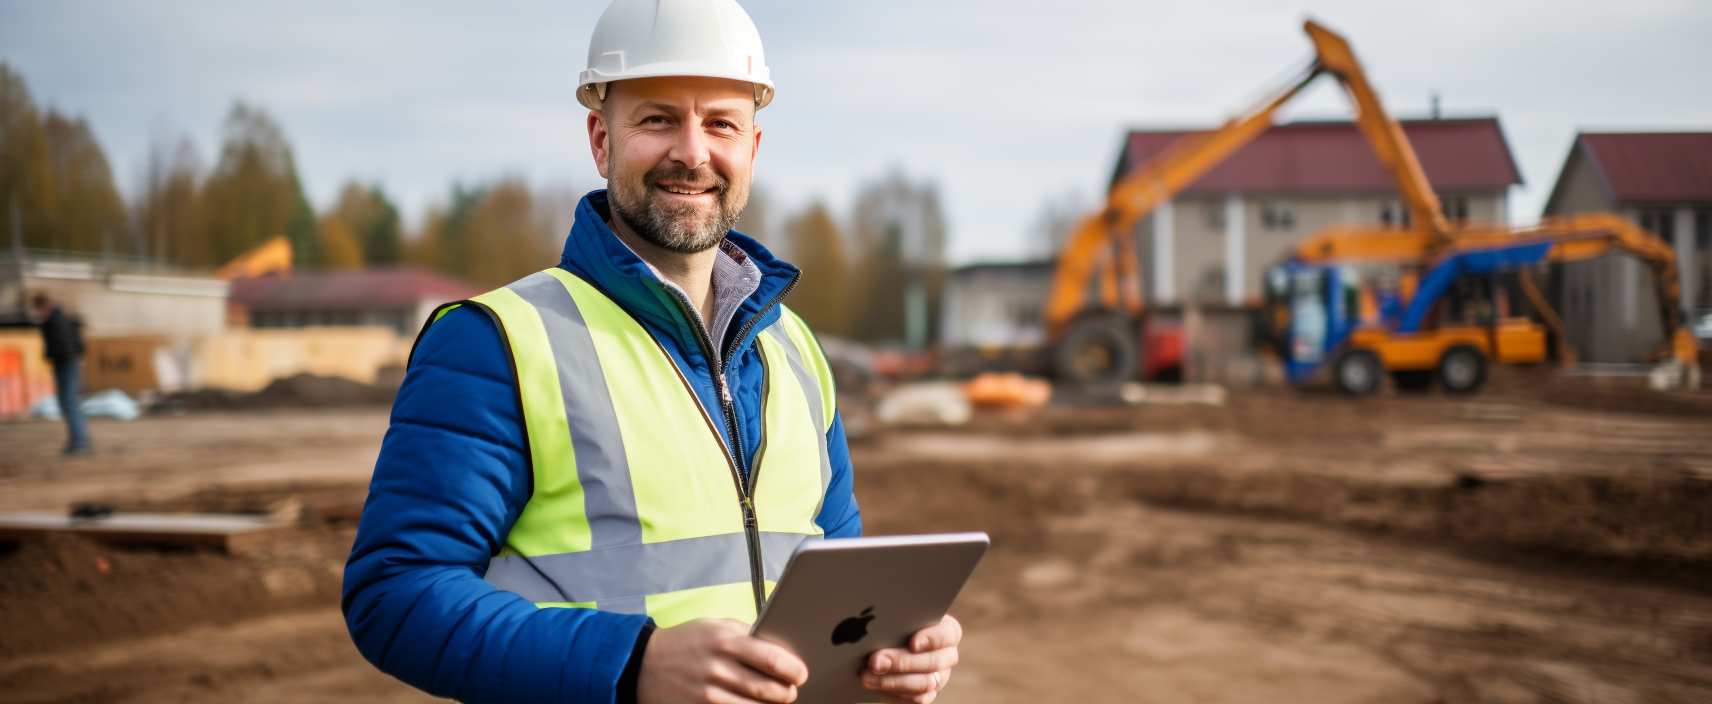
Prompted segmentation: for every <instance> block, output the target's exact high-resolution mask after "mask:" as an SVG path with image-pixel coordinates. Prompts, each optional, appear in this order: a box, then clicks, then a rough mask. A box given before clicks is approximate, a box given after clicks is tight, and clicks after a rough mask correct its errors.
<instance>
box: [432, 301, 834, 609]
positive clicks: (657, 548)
mask: <svg viewBox="0 0 1712 704" xmlns="http://www.w3.org/2000/svg"><path fill="white" fill-rule="evenodd" d="M470 303H473V304H477V305H478V306H479V307H481V308H483V309H485V310H486V311H487V312H488V313H489V314H490V315H492V317H493V318H494V320H495V321H496V322H497V323H498V324H499V326H500V327H501V329H502V330H503V331H504V336H505V339H506V341H507V343H508V345H509V350H510V354H511V359H512V364H513V366H514V368H515V369H516V376H517V380H518V396H519V400H520V402H521V405H522V409H523V421H524V429H525V432H526V434H527V439H528V445H529V448H528V449H529V458H530V464H531V466H532V470H531V471H532V472H533V475H534V480H535V484H534V492H533V493H532V494H531V496H530V499H529V502H528V503H527V504H526V505H525V506H524V508H523V511H522V513H521V514H520V515H519V516H518V519H517V522H516V523H515V524H513V526H512V528H511V532H510V533H509V534H508V535H507V536H506V540H505V547H504V549H503V550H501V551H500V554H499V555H496V556H495V557H493V558H492V560H491V562H490V563H489V565H488V570H487V575H486V579H487V581H489V582H491V583H493V584H494V585H496V586H498V587H500V588H501V589H505V590H507V591H511V592H515V593H517V594H519V595H521V596H523V597H524V598H526V599H529V600H530V601H533V602H536V603H537V604H539V605H541V606H570V607H583V608H597V609H601V610H604V611H615V612H621V613H646V614H648V615H649V616H651V617H653V618H654V620H655V622H656V623H658V624H659V625H660V626H671V625H675V624H677V623H682V622H683V621H687V620H690V619H693V618H700V617H727V618H736V619H739V620H743V621H753V620H754V618H755V611H756V605H755V602H754V596H753V594H754V590H753V587H752V584H751V570H750V555H749V547H748V543H747V537H746V532H745V527H744V525H743V522H744V521H743V511H742V508H741V504H740V503H739V502H740V496H741V494H740V492H741V489H740V479H739V478H738V471H737V468H736V467H735V465H734V464H733V462H732V459H731V457H730V455H729V454H728V453H727V451H726V449H725V447H724V445H723V441H722V439H721V436H720V435H719V432H718V430H717V426H716V425H714V423H715V421H714V417H715V416H711V415H710V414H709V413H708V412H707V411H706V410H705V409H703V408H702V407H701V403H700V401H699V400H698V399H697V397H696V396H695V395H694V393H693V392H692V391H691V390H690V388H689V385H688V382H687V381H686V380H685V379H684V378H683V376H682V375H681V373H680V372H679V370H678V369H677V367H676V365H675V364H674V363H673V362H672V360H671V358H670V357H669V356H667V354H666V353H665V350H663V349H662V348H661V347H660V346H659V344H658V343H657V342H655V340H654V339H653V337H652V336H650V335H649V334H648V332H647V331H646V330H645V329H643V328H642V326H641V325H640V324H638V323H637V322H636V321H635V320H634V319H632V318H631V317H630V316H629V314H627V313H625V312H624V310H623V309H622V308H620V307H619V306H618V305H617V304H616V303H614V302H613V301H612V300H610V299H608V298H607V297H606V296H605V295H604V294H602V293H601V292H600V291H599V290H598V289H595V288H594V287H593V286H590V285H589V284H588V283H586V282H584V281H582V280H581V279H579V278H577V277H576V276H575V275H573V274H570V273H569V272H566V271H564V270H562V269H558V268H553V269H548V270H546V271H543V272H540V273H536V274H532V275H530V276H528V277H525V278H524V279H522V280H519V281H517V282H515V283H513V284H511V285H509V286H507V287H505V288H502V289H498V290H495V291H492V292H489V293H486V294H483V295H481V296H477V297H476V298H474V299H471V300H470ZM780 313H781V314H780V316H779V321H778V322H777V323H775V324H773V325H771V326H769V327H767V328H766V329H765V330H763V331H762V334H759V335H756V336H755V345H756V348H757V351H758V352H759V353H760V355H761V359H762V362H763V369H764V374H765V381H764V382H763V384H762V388H763V390H764V391H763V398H762V401H761V414H762V427H763V430H762V437H761V438H760V442H759V449H758V450H757V451H756V454H755V457H754V458H753V460H752V462H751V466H753V467H754V472H755V478H754V481H753V486H754V495H753V497H752V500H753V501H754V505H755V511H756V521H757V526H756V528H757V529H758V531H759V542H760V547H761V556H760V559H761V565H762V573H763V578H764V580H765V584H764V586H763V589H764V590H771V588H772V583H773V581H775V580H777V579H778V577H779V574H780V573H781V572H782V571H783V569H784V564H785V561H786V560H787V559H789V557H790V555H791V553H792V551H794V550H795V549H796V547H797V546H798V545H799V544H801V543H802V542H803V541H806V540H818V539H820V536H821V529H820V528H819V526H817V525H816V524H815V522H814V519H815V517H816V516H817V515H818V514H819V512H820V506H821V502H822V501H823V499H824V498H825V496H826V488H827V486H828V484H829V483H830V482H831V478H832V469H831V464H830V463H829V461H828V456H827V447H826V433H827V432H828V430H830V428H831V418H832V414H833V408H834V405H833V403H834V402H833V398H832V383H831V379H832V376H831V373H830V370H829V368H828V367H827V365H826V360H825V358H824V357H822V355H821V354H820V348H819V346H818V344H816V343H815V341H814V338H813V335H812V334H811V333H810V332H809V330H808V327H807V326H805V325H803V323H802V321H801V320H800V319H799V318H797V317H796V315H795V314H793V313H792V312H790V311H789V310H788V309H783V308H782V307H781V310H780ZM434 319H436V320H437V319H438V315H436V316H435V317H434ZM430 322H432V321H430Z"/></svg>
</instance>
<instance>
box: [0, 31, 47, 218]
mask: <svg viewBox="0 0 1712 704" xmlns="http://www.w3.org/2000/svg"><path fill="white" fill-rule="evenodd" d="M53 202H54V181H53V171H52V168H51V167H50V166H49V160H48V140H47V134H46V132H45V131H44V130H43V129H42V118H41V114H40V113H39V112H38V111H37V110H36V103H35V101H34V100H32V99H31V98H30V89H29V87H28V86H27V85H25V84H24V78H23V77H22V76H19V75H18V74H16V73H14V72H13V71H12V69H11V67H10V66H7V65H6V64H4V63H0V207H4V208H6V211H7V213H6V214H7V221H5V222H4V223H0V224H4V226H5V227H6V228H7V234H6V238H7V240H6V241H7V244H8V246H10V245H11V244H13V242H12V241H11V237H12V234H11V227H12V222H14V221H15V222H17V223H19V224H20V225H21V226H22V228H23V232H22V233H21V234H22V235H23V240H22V241H21V242H18V243H17V244H19V245H22V246H29V247H45V246H47V245H48V242H47V233H48V230H47V229H45V228H43V227H42V225H44V224H46V223H48V221H49V220H50V219H51V217H52V213H53V206H52V204H53ZM14 219H15V220H14Z"/></svg>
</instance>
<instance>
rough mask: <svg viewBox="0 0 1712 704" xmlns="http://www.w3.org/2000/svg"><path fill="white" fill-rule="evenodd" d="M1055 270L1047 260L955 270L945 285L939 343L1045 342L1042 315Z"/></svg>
mask: <svg viewBox="0 0 1712 704" xmlns="http://www.w3.org/2000/svg"><path fill="white" fill-rule="evenodd" d="M1052 274H1053V271H1052V269H1051V267H1049V266H1045V265H1042V266H1039V267H1015V268H1011V267H1006V268H992V269H975V270H963V271H957V272H954V273H953V274H952V275H951V276H950V277H949V278H948V279H947V281H946V284H945V294H944V298H945V300H944V308H943V310H944V317H943V319H942V322H941V328H940V335H941V338H940V341H941V343H942V344H944V345H945V346H946V347H948V348H960V347H1035V346H1039V345H1041V344H1043V343H1044V342H1045V339H1046V332H1045V327H1044V324H1043V322H1042V317H1041V316H1042V311H1043V309H1044V307H1045V305H1046V299H1047V298H1048V297H1049V296H1050V294H1051V287H1052Z"/></svg>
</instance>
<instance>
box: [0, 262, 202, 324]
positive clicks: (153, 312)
mask: <svg viewBox="0 0 1712 704" xmlns="http://www.w3.org/2000/svg"><path fill="white" fill-rule="evenodd" d="M23 281H24V289H25V291H27V292H28V293H30V294H34V293H37V292H41V293H46V294H47V295H48V296H49V297H51V298H53V299H54V300H56V301H59V302H60V304H61V306H62V307H63V308H64V309H65V310H66V311H68V312H71V313H74V314H76V315H77V316H78V317H79V318H81V319H82V320H83V325H84V333H85V334H86V335H90V336H103V337H120V336H134V335H164V336H168V337H189V336H195V335H210V334H215V333H219V332H220V331H222V330H224V329H225V328H226V291H227V284H226V282H224V281H220V280H218V279H199V278H189V277H176V276H150V275H137V274H111V275H107V274H104V273H102V272H100V271H98V270H97V269H95V268H93V267H91V266H89V265H86V264H77V263H68V264H57V265H56V264H49V263H45V262H44V263H40V264H36V265H35V266H34V267H33V268H32V270H30V271H29V272H27V273H26V274H25V275H24V277H23Z"/></svg>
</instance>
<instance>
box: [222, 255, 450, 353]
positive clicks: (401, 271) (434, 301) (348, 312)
mask: <svg viewBox="0 0 1712 704" xmlns="http://www.w3.org/2000/svg"><path fill="white" fill-rule="evenodd" d="M483 292H484V289H481V288H479V287H477V286H476V285H475V284H472V283H469V282H466V281H462V280H459V279H455V278H452V277H450V276H446V275H445V274H440V273H438V272H433V271H429V270H427V269H420V268H416V267H413V266H409V265H393V266H374V267H367V268H363V269H350V270H337V269H329V270H318V271H294V272H292V273H291V274H289V275H285V276H260V277H255V278H244V279H234V280H233V281H232V289H231V297H230V301H231V303H232V304H234V305H235V306H236V307H239V308H240V309H241V310H242V311H243V312H244V313H245V314H247V316H248V319H249V326H250V327H252V328H304V327H324V326H335V327H336V326H357V325H367V326H383V327H388V328H391V329H393V330H394V331H396V332H397V333H398V334H399V335H402V336H405V337H414V336H415V335H416V333H417V331H419V330H421V329H422V324H423V322H425V321H426V320H427V319H428V314H429V313H432V312H433V311H434V309H435V308H436V307H439V306H440V305H441V304H445V303H450V302H452V301H461V300H463V299H466V298H470V297H472V296H477V295H480V294H482V293H483Z"/></svg>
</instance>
